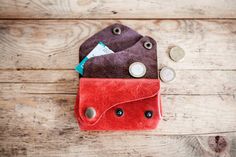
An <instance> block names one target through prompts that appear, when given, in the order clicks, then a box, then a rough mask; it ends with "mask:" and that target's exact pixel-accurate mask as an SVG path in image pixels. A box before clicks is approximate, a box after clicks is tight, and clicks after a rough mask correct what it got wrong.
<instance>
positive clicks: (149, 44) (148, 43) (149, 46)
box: [144, 41, 152, 50]
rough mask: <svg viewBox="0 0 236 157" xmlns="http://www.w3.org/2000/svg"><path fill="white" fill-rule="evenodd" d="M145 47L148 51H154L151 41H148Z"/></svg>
mask: <svg viewBox="0 0 236 157" xmlns="http://www.w3.org/2000/svg"><path fill="white" fill-rule="evenodd" d="M144 47H145V48H146V49H148V50H150V49H152V43H151V42H150V41H146V42H145V43H144Z"/></svg>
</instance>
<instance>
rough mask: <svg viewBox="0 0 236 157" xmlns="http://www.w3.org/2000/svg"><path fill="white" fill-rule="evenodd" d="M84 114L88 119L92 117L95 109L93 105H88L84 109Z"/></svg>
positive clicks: (94, 114)
mask: <svg viewBox="0 0 236 157" xmlns="http://www.w3.org/2000/svg"><path fill="white" fill-rule="evenodd" d="M85 116H86V117H87V118H88V119H92V118H94V117H95V116H96V110H95V109H94V108H93V107H88V108H87V109H86V111H85Z"/></svg>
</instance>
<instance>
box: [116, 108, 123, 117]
mask: <svg viewBox="0 0 236 157" xmlns="http://www.w3.org/2000/svg"><path fill="white" fill-rule="evenodd" d="M123 114H124V111H123V110H122V109H121V108H118V109H116V115H117V116H118V117H121V116H122V115H123Z"/></svg>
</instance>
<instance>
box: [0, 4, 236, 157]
mask: <svg viewBox="0 0 236 157" xmlns="http://www.w3.org/2000/svg"><path fill="white" fill-rule="evenodd" d="M124 4H125V5H124ZM235 17H236V1H234V0H227V1H225V0H218V1H217V2H216V1H214V0H208V1H205V0H199V1H189V0H177V1H173V0H167V1H161V0H155V1H154V0H144V1H135V0H130V1H124V0H118V1H109V0H103V1H98V0H95V1H94V0H88V1H85V0H71V1H64V0H41V1H36V0H9V1H4V0H0V19H2V20H0V156H62V157H63V156H66V157H67V156H86V157H94V156H105V157H106V156H109V157H110V156H118V157H119V156H121V157H126V156H127V157H128V156H145V157H150V156H154V157H155V156H167V157H171V156H180V157H189V156H192V157H200V156H201V157H234V156H236V114H235V113H236V98H235V93H236V81H235V80H236V62H235V61H236V53H235V50H236V21H235ZM211 18H214V19H215V20H213V19H211ZM225 18H227V19H225ZM9 19H10V20H9ZM13 19H15V20H13ZM19 19H25V20H19ZM37 19H40V20H37ZM43 19H45V20H43ZM50 19H52V20H50ZM81 19H82V20H81ZM89 19H90V20H89ZM93 19H96V20H93ZM111 19H113V20H111ZM129 19H132V20H129ZM140 19H144V20H140ZM155 19H159V20H155ZM160 19H162V20H160ZM191 19H192V20H191ZM193 19H199V20H193ZM200 19H202V20H200ZM206 19H207V20H206ZM115 22H118V23H123V24H125V25H128V26H130V27H131V28H133V29H135V30H137V31H138V32H140V33H141V34H143V35H149V36H152V37H154V38H155V40H156V41H157V42H158V56H159V58H160V59H159V64H160V68H161V67H163V66H170V67H173V68H174V69H175V70H176V74H177V75H176V79H175V80H174V82H172V83H169V84H164V83H162V89H161V90H162V102H163V112H164V117H163V119H162V121H161V123H160V125H159V128H158V129H157V130H153V131H140V132H136V131H133V132H109V131H104V132H82V131H80V130H79V129H78V125H77V122H76V120H75V118H74V103H75V97H76V92H77V86H78V75H77V73H76V72H74V70H73V69H74V66H75V65H76V64H77V63H78V50H79V46H80V45H81V43H82V42H84V41H85V40H86V39H87V38H89V37H90V36H91V35H93V34H94V33H96V32H97V31H99V30H101V29H102V28H104V27H106V26H108V25H110V24H112V23H115ZM174 45H178V46H180V47H182V48H183V49H184V50H185V53H186V56H185V60H184V61H183V62H180V63H175V62H173V61H171V60H170V59H169V57H168V51H169V49H170V48H171V47H172V46H174ZM222 141H223V142H222ZM224 142H225V143H224Z"/></svg>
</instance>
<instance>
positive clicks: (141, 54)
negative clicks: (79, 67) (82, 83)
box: [83, 37, 158, 78]
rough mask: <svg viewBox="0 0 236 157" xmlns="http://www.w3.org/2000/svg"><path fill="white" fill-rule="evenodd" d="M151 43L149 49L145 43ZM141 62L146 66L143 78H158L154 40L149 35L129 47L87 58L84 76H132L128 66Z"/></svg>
mask: <svg viewBox="0 0 236 157" xmlns="http://www.w3.org/2000/svg"><path fill="white" fill-rule="evenodd" d="M146 42H149V43H151V44H152V47H151V48H150V49H147V48H145V46H144V45H145V43H146ZM133 62H141V63H143V64H144V65H145V66H146V69H147V70H146V74H145V75H144V76H143V78H158V71H157V65H158V63H157V51H156V42H155V41H154V40H153V39H152V38H150V37H143V38H141V39H140V40H139V41H138V42H136V43H135V44H134V45H132V46H131V47H129V48H127V49H125V50H123V51H120V52H116V53H112V54H107V55H102V56H97V57H93V58H91V59H89V60H88V61H87V62H86V63H85V65H84V75H83V76H84V77H90V78H132V76H130V74H129V66H130V65H131V64H132V63H133Z"/></svg>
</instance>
